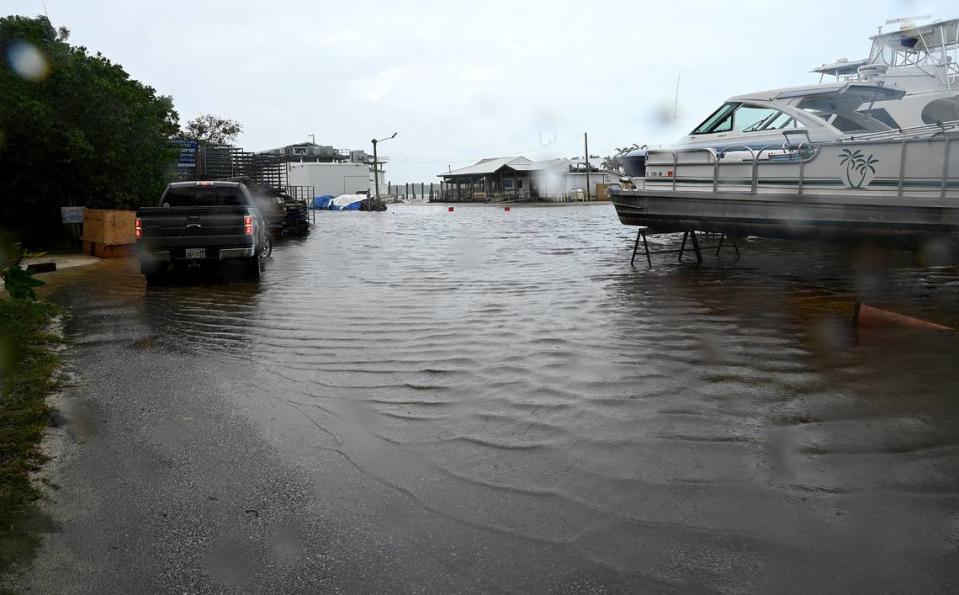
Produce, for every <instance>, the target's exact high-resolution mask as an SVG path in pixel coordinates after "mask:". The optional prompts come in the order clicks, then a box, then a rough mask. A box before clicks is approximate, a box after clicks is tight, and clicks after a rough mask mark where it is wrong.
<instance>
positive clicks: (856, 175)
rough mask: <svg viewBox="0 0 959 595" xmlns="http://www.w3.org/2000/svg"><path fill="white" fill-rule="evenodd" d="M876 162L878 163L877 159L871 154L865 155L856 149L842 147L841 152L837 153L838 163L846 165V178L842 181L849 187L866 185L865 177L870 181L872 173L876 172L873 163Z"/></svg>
mask: <svg viewBox="0 0 959 595" xmlns="http://www.w3.org/2000/svg"><path fill="white" fill-rule="evenodd" d="M877 163H879V160H878V159H876V158H874V157H873V156H872V154H870V155H869V156H868V157H867V156H866V155H864V154H863V152H862V151H860V150H858V149H856V150H855V151H853V150H851V149H843V150H842V153H840V154H839V165H840V166H842V165H845V166H846V179H845V180H844V181H845V182H846V186H847V187H849V188H862V187H864V186H868V185H869V184H868V183H867V182H866V179H867V178H868V179H869V181H872V174H875V173H876V167H875V165H876V164H877Z"/></svg>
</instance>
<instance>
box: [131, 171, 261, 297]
mask: <svg viewBox="0 0 959 595" xmlns="http://www.w3.org/2000/svg"><path fill="white" fill-rule="evenodd" d="M136 238H137V258H138V259H139V261H140V272H141V273H143V275H144V276H145V277H146V280H147V283H148V284H158V283H161V282H162V281H163V280H165V278H166V274H167V272H168V270H169V269H170V268H171V267H172V266H176V265H189V266H199V265H214V266H219V265H220V264H222V263H223V262H224V261H227V260H236V259H239V260H241V261H242V262H243V264H245V265H246V267H247V269H248V271H249V272H250V274H251V275H252V276H253V277H254V278H259V276H260V265H261V263H260V260H261V258H262V257H264V256H266V255H268V253H269V251H271V250H272V243H271V240H270V238H269V235H268V233H267V227H266V225H265V223H264V220H263V217H262V215H261V214H260V212H259V210H258V209H257V208H256V203H255V202H254V201H253V197H252V196H251V195H250V191H249V190H248V189H247V187H246V186H245V185H243V184H240V183H238V182H218V181H217V182H176V183H173V184H170V185H169V186H167V188H166V190H165V191H164V192H163V195H162V196H161V197H160V200H159V204H158V206H155V207H141V208H140V209H139V210H137V215H136Z"/></svg>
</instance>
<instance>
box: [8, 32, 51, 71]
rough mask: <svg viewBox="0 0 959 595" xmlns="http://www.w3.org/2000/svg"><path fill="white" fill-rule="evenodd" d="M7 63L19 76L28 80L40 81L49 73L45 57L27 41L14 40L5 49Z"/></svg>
mask: <svg viewBox="0 0 959 595" xmlns="http://www.w3.org/2000/svg"><path fill="white" fill-rule="evenodd" d="M7 63H8V64H9V65H10V68H11V69H12V70H13V71H14V72H15V73H17V74H18V75H20V76H21V77H23V78H25V79H27V80H30V81H42V80H43V79H45V78H47V75H48V74H50V65H49V64H48V63H47V59H46V57H45V56H44V55H43V53H42V52H41V51H40V50H39V49H37V47H36V46H35V45H33V44H32V43H29V42H27V41H15V42H13V43H11V44H10V47H9V48H8V49H7Z"/></svg>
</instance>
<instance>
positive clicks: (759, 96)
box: [730, 82, 906, 103]
mask: <svg viewBox="0 0 959 595" xmlns="http://www.w3.org/2000/svg"><path fill="white" fill-rule="evenodd" d="M905 94H906V92H905V91H904V90H902V89H897V88H895V87H890V86H887V85H883V84H882V83H881V82H880V83H858V82H842V83H821V84H818V85H805V86H802V87H788V88H784V89H773V90H771V91H758V92H755V93H747V94H746V95H739V96H737V97H733V98H732V99H730V101H777V100H786V99H796V98H803V99H804V102H805V100H807V99H809V100H812V99H813V98H815V100H816V101H838V100H841V101H859V103H868V102H871V101H888V100H891V99H901V98H902V97H903V96H904V95H905Z"/></svg>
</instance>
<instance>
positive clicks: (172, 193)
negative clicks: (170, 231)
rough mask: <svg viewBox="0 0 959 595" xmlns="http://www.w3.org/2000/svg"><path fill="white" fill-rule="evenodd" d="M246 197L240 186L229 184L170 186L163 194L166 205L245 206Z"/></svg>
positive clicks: (161, 204) (163, 203) (163, 202)
mask: <svg viewBox="0 0 959 595" xmlns="http://www.w3.org/2000/svg"><path fill="white" fill-rule="evenodd" d="M246 204H247V203H246V198H245V197H244V196H243V193H242V192H241V191H240V189H239V188H230V187H228V186H192V187H191V186H186V187H183V188H170V189H169V190H168V191H167V193H166V194H165V195H164V196H163V201H162V202H161V203H160V206H164V207H167V206H169V207H221V206H245V205H246Z"/></svg>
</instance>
